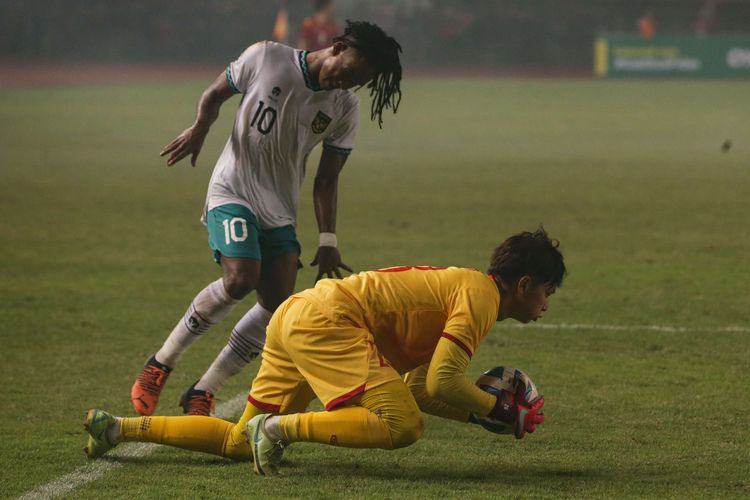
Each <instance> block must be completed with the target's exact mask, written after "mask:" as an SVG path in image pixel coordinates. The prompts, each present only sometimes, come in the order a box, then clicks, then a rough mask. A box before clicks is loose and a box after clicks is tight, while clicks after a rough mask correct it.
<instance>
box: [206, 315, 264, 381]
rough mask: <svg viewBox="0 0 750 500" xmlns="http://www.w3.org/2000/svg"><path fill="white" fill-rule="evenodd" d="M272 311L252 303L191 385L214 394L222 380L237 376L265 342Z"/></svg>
mask: <svg viewBox="0 0 750 500" xmlns="http://www.w3.org/2000/svg"><path fill="white" fill-rule="evenodd" d="M271 316H272V313H271V311H268V310H267V309H265V308H263V306H261V305H260V304H255V305H254V306H253V307H252V308H250V310H249V311H248V312H247V313H246V314H245V315H244V316H243V317H242V319H240V321H239V322H238V323H237V325H236V326H235V327H234V329H233V330H232V334H231V335H230V336H229V342H228V343H227V345H226V346H224V349H222V350H221V352H220V353H219V355H218V356H217V357H216V359H215V360H214V362H213V363H212V364H211V366H210V367H209V369H208V371H207V372H206V373H205V374H204V375H203V377H201V379H200V380H199V381H198V383H197V384H195V388H196V389H198V390H201V391H208V392H212V393H216V391H218V390H219V388H220V387H221V386H222V384H223V383H224V381H226V380H227V379H228V378H229V377H232V376H234V375H237V374H238V373H240V372H241V371H242V369H243V368H245V366H247V364H248V363H249V362H250V361H252V360H253V359H255V358H256V357H257V356H258V354H260V352H261V351H262V350H263V345H265V343H266V326H268V322H269V321H270V320H271Z"/></svg>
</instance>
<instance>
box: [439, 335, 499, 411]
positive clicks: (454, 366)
mask: <svg viewBox="0 0 750 500" xmlns="http://www.w3.org/2000/svg"><path fill="white" fill-rule="evenodd" d="M470 360H471V358H469V355H468V353H467V352H466V351H464V349H462V348H461V347H459V346H458V345H456V344H455V343H454V342H453V341H451V340H449V339H447V338H445V337H441V338H440V340H439V341H438V344H437V346H436V347H435V353H434V354H433V355H432V360H431V361H430V365H429V368H428V369H427V377H426V382H425V389H426V393H427V396H428V397H430V398H432V399H436V400H438V401H441V402H443V403H445V404H446V405H448V406H451V407H453V408H456V409H460V410H462V411H464V412H466V413H467V416H466V419H467V420H468V413H473V414H475V415H481V416H487V415H489V414H490V413H491V412H492V411H493V409H494V408H495V404H496V403H497V398H496V397H495V396H493V395H492V394H489V393H487V392H485V391H483V390H481V389H480V388H479V387H477V386H476V385H474V384H473V383H472V382H471V380H469V379H468V378H466V375H464V371H465V370H466V367H467V366H468V365H469V361H470Z"/></svg>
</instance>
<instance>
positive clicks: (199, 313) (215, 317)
mask: <svg viewBox="0 0 750 500" xmlns="http://www.w3.org/2000/svg"><path fill="white" fill-rule="evenodd" d="M238 302H239V300H236V299H233V298H232V297H230V296H229V294H228V293H227V291H226V290H225V289H224V281H223V280H222V278H219V279H218V280H216V281H214V282H213V283H211V284H210V285H208V286H207V287H206V288H204V289H203V290H201V291H200V293H198V295H196V296H195V299H193V302H192V303H191V304H190V307H188V310H187V312H186V313H185V315H184V316H183V317H182V319H181V320H180V321H179V322H178V323H177V325H176V326H175V327H174V330H172V333H170V334H169V337H167V340H166V341H165V342H164V345H163V346H162V348H161V349H159V352H157V353H156V361H158V362H159V363H162V364H165V365H167V366H168V367H170V368H174V366H175V364H177V360H178V359H179V357H180V355H181V354H182V353H183V352H185V351H186V350H187V348H188V347H190V345H191V344H192V343H193V342H195V341H196V340H197V339H198V337H200V336H201V335H202V334H203V333H204V332H205V331H206V330H208V329H209V328H211V327H212V326H213V325H215V324H216V323H218V322H219V321H221V320H222V319H224V318H225V317H226V315H227V314H229V312H230V311H231V310H232V309H233V308H234V306H235V305H237V303H238Z"/></svg>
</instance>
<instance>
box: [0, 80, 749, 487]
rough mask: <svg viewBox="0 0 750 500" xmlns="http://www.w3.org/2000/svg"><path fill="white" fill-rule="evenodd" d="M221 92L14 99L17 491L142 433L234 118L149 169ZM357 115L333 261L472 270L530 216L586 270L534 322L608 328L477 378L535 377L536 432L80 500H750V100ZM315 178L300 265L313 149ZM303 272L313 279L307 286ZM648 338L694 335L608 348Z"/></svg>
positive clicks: (218, 339) (654, 90)
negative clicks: (195, 150)
mask: <svg viewBox="0 0 750 500" xmlns="http://www.w3.org/2000/svg"><path fill="white" fill-rule="evenodd" d="M207 83H208V82H207V81H205V82H186V83H178V84H175V83H163V84H142V85H135V84H133V85H99V86H80V87H71V88H52V89H50V88H48V89H32V90H3V91H2V92H0V122H1V123H2V125H1V126H0V158H1V159H0V214H1V215H2V216H1V217H0V234H1V235H2V237H0V339H1V340H2V342H1V343H0V351H1V352H2V363H0V370H1V373H2V392H1V394H2V399H1V400H0V401H1V403H0V436H1V440H2V446H1V447H0V448H1V450H2V451H0V496H2V497H16V496H18V495H21V494H23V493H25V492H28V491H30V490H32V489H34V488H35V487H38V486H41V485H44V484H47V483H49V482H51V481H54V480H56V479H57V478H59V477H60V476H62V475H64V474H68V473H71V472H73V471H75V470H76V469H78V468H79V467H80V466H82V465H84V464H85V462H86V460H85V458H84V455H83V453H82V451H81V449H82V447H83V446H84V443H85V434H84V431H83V428H82V426H81V422H82V419H83V416H84V412H85V410H86V409H87V408H90V407H100V408H104V409H107V410H110V411H112V412H114V413H117V414H132V409H131V407H130V402H129V400H128V394H129V389H130V385H131V383H132V382H133V379H134V377H135V376H136V374H137V372H138V370H139V368H140V365H141V363H142V362H143V361H145V359H146V358H147V356H148V355H149V354H150V353H152V352H153V351H154V350H155V349H156V348H157V347H158V346H159V345H160V343H161V342H162V341H163V339H164V338H165V336H166V334H167V333H168V332H169V330H170V329H171V327H172V326H173V324H174V323H175V322H176V321H177V320H178V318H179V317H180V316H181V315H182V314H183V312H184V310H185V308H186V307H187V305H188V303H189V301H190V299H191V298H192V297H193V296H194V294H195V293H196V292H197V291H198V290H199V289H200V288H202V287H203V286H204V285H205V284H206V283H208V282H209V281H210V280H213V279H215V277H216V276H217V275H218V274H217V273H218V268H217V267H216V266H215V265H214V264H213V263H212V261H211V256H210V252H209V250H208V247H207V245H206V233H205V230H204V228H203V227H202V226H201V225H200V224H199V222H198V218H199V215H200V211H201V208H202V204H203V200H204V196H205V189H206V185H207V182H208V178H209V176H210V174H211V170H212V167H213V163H214V161H215V160H216V158H217V156H218V153H219V151H220V149H221V147H222V146H223V144H224V141H225V140H226V138H227V136H228V134H229V130H230V127H231V123H232V119H233V114H234V109H235V106H236V104H237V99H236V98H235V99H234V101H230V102H229V103H227V104H226V105H225V108H224V109H223V112H222V115H221V117H220V119H219V121H218V122H217V124H216V126H215V127H214V129H213V130H212V132H211V134H210V137H209V140H208V141H207V142H206V145H205V147H204V150H203V153H202V154H201V156H200V158H199V166H198V168H195V169H193V168H191V167H190V166H189V164H187V163H185V164H179V165H177V166H175V167H172V168H171V169H170V168H166V167H165V166H164V163H165V162H164V161H163V160H162V159H160V158H159V157H158V152H159V150H160V149H161V147H162V146H163V145H164V144H166V143H167V142H168V141H170V140H171V139H172V138H173V137H174V136H175V135H176V134H177V133H179V132H180V131H181V130H182V129H183V128H185V127H186V126H188V125H189V124H190V123H191V122H192V119H193V114H194V109H195V102H196V100H197V98H198V96H199V94H200V92H201V90H202V88H203V86H204V85H206V84H207ZM362 94H363V95H362V99H363V101H364V102H363V106H362V124H363V125H362V127H361V130H360V134H359V139H358V144H357V147H356V149H355V152H354V154H353V155H352V157H351V159H350V161H349V163H348V164H347V166H346V168H345V170H344V173H343V176H342V179H341V181H340V196H339V222H338V233H339V241H340V248H341V251H342V255H343V257H344V261H345V262H347V263H348V264H350V265H351V266H353V267H354V268H355V269H358V270H365V269H370V268H377V267H383V266H391V265H399V264H431V265H438V266H440V265H462V266H469V267H476V268H480V269H484V268H485V267H486V261H487V258H488V257H489V255H490V253H491V250H492V248H493V247H494V246H495V245H496V244H498V243H499V242H500V241H501V240H502V239H503V238H504V237H506V236H508V235H510V234H511V233H514V232H517V231H519V230H524V229H533V228H535V227H536V226H537V225H538V224H539V223H540V222H543V223H544V224H545V227H546V228H547V229H548V230H549V232H550V233H551V234H552V235H553V236H554V237H556V238H559V239H560V241H561V242H562V248H563V250H564V253H565V256H566V261H567V264H568V267H569V269H570V275H569V279H568V280H567V282H566V283H565V285H564V287H563V288H562V289H561V290H560V291H559V292H558V293H557V294H556V295H555V296H554V297H553V298H552V301H551V310H550V311H549V313H548V314H547V315H546V316H545V318H544V319H543V321H542V323H544V324H546V325H562V324H567V325H571V324H582V325H601V326H600V327H592V328H586V327H568V328H556V327H552V328H540V327H539V326H532V327H529V328H515V327H513V326H512V325H510V324H506V323H509V322H504V323H502V324H499V325H498V326H496V327H495V328H494V329H493V330H492V331H491V332H490V334H489V336H488V338H487V339H486V341H485V342H484V344H483V345H482V346H481V347H480V349H479V350H478V352H477V355H476V356H475V358H474V360H473V361H472V364H471V367H470V373H469V375H470V376H471V377H475V376H477V375H478V374H479V373H481V372H482V371H483V370H484V369H487V368H490V367H493V366H496V365H499V364H509V365H512V366H517V367H519V368H523V369H525V370H526V371H528V373H529V374H530V375H531V376H532V378H533V379H534V381H535V382H536V383H537V384H538V385H539V387H540V388H541V390H542V392H543V393H544V394H545V396H546V399H547V405H546V408H545V410H546V411H545V413H546V415H547V423H546V424H545V425H544V426H543V429H542V430H541V431H538V432H537V433H536V434H534V435H531V436H529V437H528V438H527V439H524V440H523V441H518V442H517V441H515V440H514V439H512V438H510V437H503V436H495V435H492V434H489V433H486V432H484V431H483V430H482V429H481V428H479V427H476V426H468V425H459V424H455V423H451V422H445V421H441V420H439V419H436V418H432V417H427V419H426V423H427V425H426V432H425V435H424V437H423V439H422V440H420V441H419V442H418V443H416V444H415V445H413V446H411V447H409V448H406V449H403V450H398V451H392V452H386V451H381V450H348V449H336V448H331V447H326V446H315V445H301V444H297V445H294V446H292V447H291V448H289V450H288V453H287V463H286V466H285V468H284V472H285V476H284V477H281V478H278V479H273V478H258V477H255V476H253V475H252V474H251V472H250V467H249V466H248V465H247V464H236V463H232V462H230V461H227V460H224V459H220V458H215V457H212V456H208V455H201V454H198V453H190V452H186V451H181V450H173V449H167V448H159V449H157V450H156V451H155V452H154V453H152V454H150V455H148V456H146V457H143V458H132V459H120V460H121V461H122V462H124V463H125V465H124V466H123V467H118V468H115V469H112V470H110V471H108V472H107V473H106V474H104V475H103V476H102V477H100V478H99V479H97V480H95V481H92V482H90V483H88V484H84V485H82V486H80V487H78V488H76V489H75V490H73V491H71V492H69V493H67V496H69V497H76V498H79V497H80V498H101V497H105V496H106V497H120V498H137V497H165V496H169V497H236V496H246V497H257V498H264V497H275V496H279V497H305V498H310V497H313V498H335V497H339V498H341V497H379V498H417V497H452V498H459V497H460V498H483V497H484V498H490V497H492V498H496V497H513V498H520V497H534V498H559V497H576V498H578V497H594V498H596V497H599V498H604V497H606V498H612V497H614V498H621V497H654V498H662V497H673V498H683V497H694V498H706V497H722V498H730V497H743V496H744V497H747V496H748V495H750V460H748V457H750V429H749V427H750V426H749V425H748V424H749V423H750V422H749V421H748V410H750V391H748V388H749V387H750V330H748V328H750V321H748V318H749V316H748V314H749V312H750V308H749V307H750V291H749V290H750V259H748V255H749V254H748V249H749V248H750V223H749V222H748V220H749V217H750V215H749V210H748V209H749V208H750V201H748V200H750V198H748V196H749V194H748V193H750V119H749V118H750V115H748V110H750V93H748V92H747V84H746V83H744V82H697V81H691V82H683V81H669V82H667V81H656V82H647V81H628V82H616V81H586V80H521V79H519V80H515V79H507V80H495V79H428V78H410V79H407V81H406V82H405V83H404V98H403V102H402V107H401V109H400V111H399V113H398V115H396V116H395V117H394V116H391V115H388V116H386V120H385V124H384V128H383V130H382V131H381V130H378V129H377V126H374V125H372V124H370V123H369V120H368V118H369V116H368V111H369V100H368V99H367V96H366V95H365V94H364V93H362ZM365 103H368V104H365ZM727 139H729V140H731V141H732V143H733V146H732V148H731V149H730V150H729V151H726V152H723V151H722V144H723V143H724V142H725V141H726V140H727ZM309 163H310V164H309V168H310V170H311V172H310V175H308V180H307V181H306V183H305V187H304V192H303V194H302V199H301V202H300V214H299V231H298V232H299V237H300V240H301V243H302V245H303V257H302V258H303V261H304V262H306V263H309V261H310V260H311V258H312V256H313V254H314V250H313V249H314V248H315V244H316V242H317V230H316V227H315V224H314V218H313V213H312V204H311V184H312V182H311V180H312V177H313V173H314V169H315V168H316V166H317V153H315V154H313V155H312V158H311V161H310V162H309ZM313 278H314V273H313V269H311V268H310V267H309V266H308V267H306V268H305V269H303V270H302V271H301V273H300V275H299V279H298V283H297V287H298V289H302V288H305V287H308V286H310V285H311V284H312V282H313ZM252 300H253V299H252V298H249V299H248V300H247V302H246V305H247V306H248V307H249V305H251V304H252ZM241 309H243V308H239V309H238V310H237V311H235V313H234V314H233V315H232V316H231V317H230V318H228V319H227V320H226V321H225V322H224V323H223V324H222V325H221V326H220V327H218V328H216V329H215V330H213V331H212V332H210V333H209V334H207V335H206V336H205V337H204V338H203V339H202V340H201V341H200V342H199V343H197V344H196V345H195V346H194V347H193V348H192V349H191V350H190V351H189V352H188V353H187V354H186V355H185V357H184V358H183V360H182V363H181V364H180V366H179V368H178V369H177V370H176V371H175V372H174V374H173V375H172V377H171V381H170V383H169V384H168V386H167V388H166V390H165V392H164V394H163V396H162V405H161V407H160V408H159V412H160V414H176V413H177V410H178V408H177V401H178V399H179V395H180V393H181V392H182V391H183V390H184V389H185V388H186V387H187V386H188V385H189V384H191V383H192V382H193V381H195V379H196V378H197V377H198V376H199V375H200V374H201V373H202V372H203V370H204V369H205V368H206V367H207V366H208V364H209V363H210V361H211V360H212V359H213V357H214V356H215V354H216V353H217V352H218V351H219V349H220V348H221V346H223V345H224V343H225V341H226V338H227V336H228V333H229V329H230V328H231V325H232V324H233V322H234V321H235V320H236V319H238V318H239V316H240V314H241V313H242V310H241ZM638 325H660V326H669V327H683V329H681V330H680V329H675V330H670V329H661V330H659V329H651V330H649V329H638V328H634V329H625V330H618V329H617V328H615V327H627V326H638ZM730 327H735V330H731V328H730ZM255 370H257V363H256V364H253V365H251V367H250V368H249V369H248V370H247V371H246V372H245V373H243V374H242V375H241V376H239V377H237V378H235V379H233V380H232V381H231V382H230V383H228V384H227V386H226V387H225V388H224V390H223V391H222V392H221V394H220V397H221V400H222V401H226V400H229V399H231V398H232V397H234V396H235V395H237V394H240V393H243V392H244V391H246V389H247V387H248V384H249V381H250V380H251V378H252V376H253V374H254V373H255ZM220 402H221V401H220Z"/></svg>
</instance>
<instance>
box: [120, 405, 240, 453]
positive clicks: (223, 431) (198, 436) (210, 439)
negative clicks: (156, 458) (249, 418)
mask: <svg viewBox="0 0 750 500" xmlns="http://www.w3.org/2000/svg"><path fill="white" fill-rule="evenodd" d="M234 425H235V424H233V423H231V422H227V421H226V420H222V419H220V418H215V417H197V416H187V417H135V418H123V419H122V423H121V430H120V432H121V436H122V441H141V442H147V443H159V444H166V445H169V446H175V447H177V448H183V449H186V450H193V451H202V452H204V453H211V454H213V455H219V456H227V455H225V453H224V442H225V441H226V438H227V437H228V436H229V434H230V432H231V431H232V429H233V428H234ZM247 454H248V455H250V447H249V445H248V446H247ZM229 458H235V457H234V456H230V457H229ZM235 459H236V460H242V458H235ZM245 460H249V457H247V458H245Z"/></svg>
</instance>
